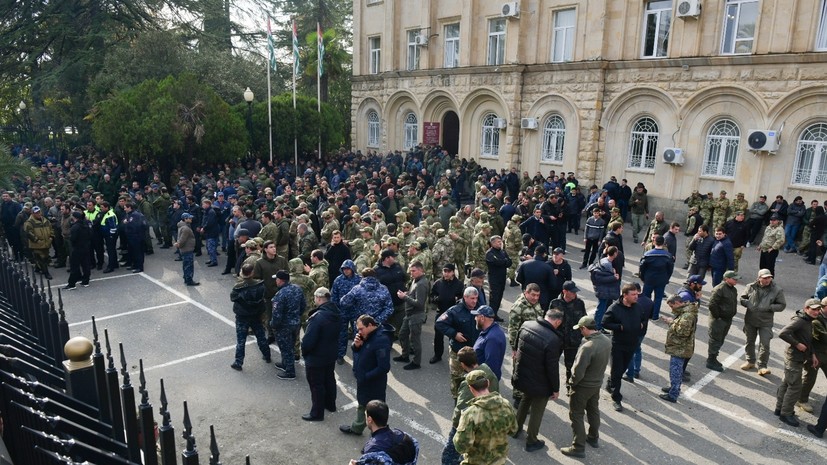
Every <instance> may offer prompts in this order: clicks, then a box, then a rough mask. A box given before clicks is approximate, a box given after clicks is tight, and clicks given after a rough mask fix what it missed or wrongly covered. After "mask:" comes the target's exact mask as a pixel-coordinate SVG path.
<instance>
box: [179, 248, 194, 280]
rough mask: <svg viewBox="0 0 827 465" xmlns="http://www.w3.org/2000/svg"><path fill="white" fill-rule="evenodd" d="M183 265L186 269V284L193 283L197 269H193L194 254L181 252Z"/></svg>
mask: <svg viewBox="0 0 827 465" xmlns="http://www.w3.org/2000/svg"><path fill="white" fill-rule="evenodd" d="M181 260H183V261H182V262H181V265H182V266H183V267H184V283H191V282H192V278H193V275H194V274H195V268H194V267H193V260H194V259H193V253H192V252H181Z"/></svg>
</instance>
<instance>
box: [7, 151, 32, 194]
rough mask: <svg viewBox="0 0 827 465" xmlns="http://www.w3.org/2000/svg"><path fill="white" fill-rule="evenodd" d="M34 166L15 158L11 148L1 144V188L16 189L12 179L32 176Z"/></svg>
mask: <svg viewBox="0 0 827 465" xmlns="http://www.w3.org/2000/svg"><path fill="white" fill-rule="evenodd" d="M31 175H32V164H31V163H29V161H28V160H25V159H21V158H15V157H13V156H12V155H11V152H10V151H9V147H8V146H6V145H5V144H0V188H2V189H14V183H13V182H12V177H14V176H20V177H25V176H31Z"/></svg>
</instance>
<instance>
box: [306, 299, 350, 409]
mask: <svg viewBox="0 0 827 465" xmlns="http://www.w3.org/2000/svg"><path fill="white" fill-rule="evenodd" d="M313 299H314V301H315V303H316V307H317V308H316V310H315V311H314V312H313V313H312V314H311V315H310V317H309V318H308V319H307V327H306V328H305V330H304V337H303V338H302V355H303V356H304V364H305V370H304V372H305V374H306V375H307V384H308V385H309V386H310V399H311V407H310V413H308V414H306V415H302V420H304V421H322V420H324V411H325V409H326V410H327V411H329V412H335V411H336V375H335V373H334V367H335V363H336V358H337V357H338V352H339V339H338V338H339V327H340V324H341V323H340V319H339V308H338V307H337V306H336V304H335V303H333V302H331V301H330V291H328V290H327V288H326V287H320V288H318V289H316V292H315V293H313Z"/></svg>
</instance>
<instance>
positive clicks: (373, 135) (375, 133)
mask: <svg viewBox="0 0 827 465" xmlns="http://www.w3.org/2000/svg"><path fill="white" fill-rule="evenodd" d="M381 131H382V123H381V121H380V120H379V112H378V111H376V110H371V111H369V112H368V147H377V148H378V147H379V139H380V135H381V133H382V132H381Z"/></svg>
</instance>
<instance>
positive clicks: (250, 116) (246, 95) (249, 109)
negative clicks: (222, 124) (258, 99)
mask: <svg viewBox="0 0 827 465" xmlns="http://www.w3.org/2000/svg"><path fill="white" fill-rule="evenodd" d="M254 98H255V95H254V94H253V91H252V90H250V88H249V87H248V88H247V89H246V90H245V91H244V100H245V101H246V102H247V131H249V133H250V153H252V152H253V99H254Z"/></svg>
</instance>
